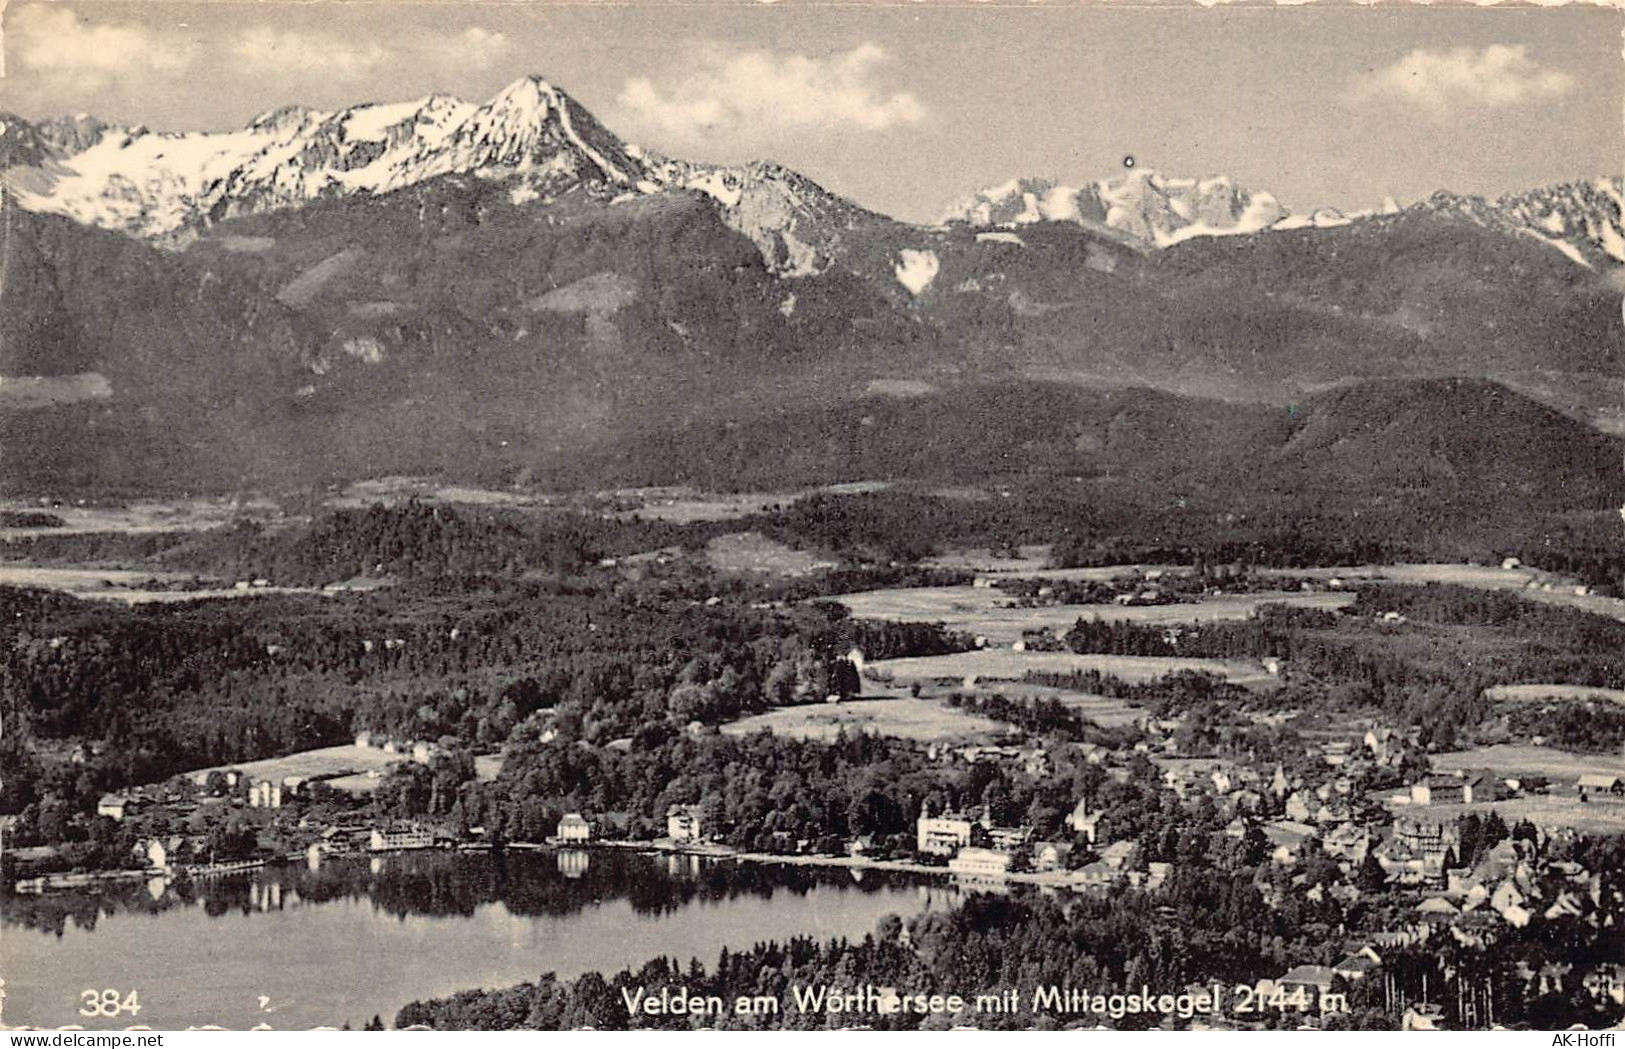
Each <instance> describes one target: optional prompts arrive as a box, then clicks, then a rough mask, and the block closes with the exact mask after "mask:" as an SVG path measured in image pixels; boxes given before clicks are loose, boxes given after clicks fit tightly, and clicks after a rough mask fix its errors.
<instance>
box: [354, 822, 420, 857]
mask: <svg viewBox="0 0 1625 1049" xmlns="http://www.w3.org/2000/svg"><path fill="white" fill-rule="evenodd" d="M367 847H368V848H369V849H371V850H372V851H373V852H398V851H402V850H405V849H432V848H434V831H432V830H430V829H428V828H427V827H420V826H418V825H417V824H416V823H390V824H387V825H385V826H383V827H374V828H373V829H372V834H371V835H370V836H369V837H368V841H367Z"/></svg>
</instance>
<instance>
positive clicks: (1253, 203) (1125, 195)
mask: <svg viewBox="0 0 1625 1049" xmlns="http://www.w3.org/2000/svg"><path fill="white" fill-rule="evenodd" d="M1286 214H1287V211H1286V209H1285V208H1283V207H1282V206H1281V204H1280V202H1279V201H1277V200H1276V199H1275V197H1274V196H1273V195H1271V194H1269V193H1251V192H1248V191H1247V190H1245V189H1242V188H1241V187H1240V186H1238V185H1236V183H1235V182H1234V180H1232V179H1230V178H1229V177H1228V176H1224V175H1209V176H1206V177H1203V178H1179V177H1175V176H1172V175H1167V174H1164V173H1163V172H1160V171H1156V170H1153V169H1150V168H1137V169H1135V170H1133V171H1128V172H1125V173H1124V174H1122V175H1119V176H1117V177H1115V178H1111V179H1101V180H1097V181H1094V182H1089V183H1085V184H1084V185H1083V186H1080V187H1071V186H1065V185H1060V184H1058V183H1056V182H1054V181H1053V180H1050V179H1033V178H1020V179H1013V180H1011V181H1010V182H1006V183H1004V184H1002V185H999V186H995V187H992V188H990V189H986V190H982V191H981V192H978V193H973V194H971V195H970V196H969V197H966V198H965V199H963V200H961V201H959V202H958V203H957V204H955V205H954V206H953V207H951V208H950V209H949V210H948V213H947V214H946V215H945V216H944V218H943V220H942V221H943V224H944V225H971V226H1002V225H1011V226H1021V225H1029V224H1032V223H1037V222H1073V223H1077V224H1080V225H1084V226H1104V227H1106V228H1108V229H1113V230H1117V231H1119V232H1122V233H1126V234H1128V235H1130V236H1132V237H1134V238H1136V239H1137V240H1140V241H1143V242H1145V243H1148V244H1154V245H1157V246H1159V247H1166V246H1168V245H1170V244H1176V243H1178V242H1179V241H1181V240H1186V239H1189V238H1190V237H1194V236H1204V235H1208V236H1211V235H1218V234H1224V233H1251V232H1255V231H1257V230H1261V229H1266V228H1268V227H1269V226H1270V225H1272V224H1274V223H1275V222H1278V221H1279V220H1280V219H1282V218H1284V217H1285V216H1286Z"/></svg>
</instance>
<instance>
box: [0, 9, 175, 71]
mask: <svg viewBox="0 0 1625 1049" xmlns="http://www.w3.org/2000/svg"><path fill="white" fill-rule="evenodd" d="M6 28H7V29H9V30H10V33H9V34H8V39H7V49H8V50H9V51H10V53H11V57H12V59H13V60H14V61H15V62H16V63H17V65H18V66H20V67H21V68H22V69H23V70H25V71H27V72H29V73H32V74H35V75H37V76H39V77H41V78H42V79H47V80H49V81H51V82H52V84H53V85H54V86H55V87H56V88H57V89H58V90H76V91H99V90H101V89H103V88H105V87H107V86H109V85H110V84H112V83H113V82H114V81H115V80H119V79H129V78H132V77H137V76H141V75H145V74H154V73H156V74H160V75H174V74H177V73H181V72H184V71H185V70H186V69H187V67H188V66H190V65H191V61H192V56H191V54H190V53H189V52H188V51H187V50H186V49H185V48H184V47H182V46H180V45H179V44H178V43H175V42H173V41H169V40H165V39H164V38H163V37H161V36H159V35H158V34H156V33H153V32H152V31H150V30H148V29H145V28H142V27H140V26H136V25H131V24H128V23H121V22H96V23H90V22H85V21H83V20H82V19H80V17H79V16H78V15H77V14H75V13H74V12H73V11H70V10H67V9H66V8H61V7H52V6H48V5H44V4H29V5H28V6H26V7H23V8H21V9H20V10H18V11H17V12H16V13H15V14H13V15H12V16H11V19H10V22H9V24H8V25H7V27H6Z"/></svg>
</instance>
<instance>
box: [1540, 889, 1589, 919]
mask: <svg viewBox="0 0 1625 1049" xmlns="http://www.w3.org/2000/svg"><path fill="white" fill-rule="evenodd" d="M1584 912H1585V908H1584V907H1583V906H1581V904H1580V901H1579V899H1577V898H1576V897H1575V895H1574V893H1572V892H1562V893H1558V896H1557V899H1556V900H1554V901H1552V905H1551V906H1550V907H1548V908H1546V913H1545V918H1546V920H1547V921H1556V920H1557V919H1559V918H1578V917H1579V916H1580V915H1581V914H1583V913H1584Z"/></svg>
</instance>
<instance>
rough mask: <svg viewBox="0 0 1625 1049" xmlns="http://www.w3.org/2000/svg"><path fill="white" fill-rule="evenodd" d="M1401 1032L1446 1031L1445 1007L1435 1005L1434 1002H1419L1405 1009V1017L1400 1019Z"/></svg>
mask: <svg viewBox="0 0 1625 1049" xmlns="http://www.w3.org/2000/svg"><path fill="white" fill-rule="evenodd" d="M1399 1029H1400V1030H1401V1031H1442V1030H1444V1007H1443V1006H1440V1005H1434V1004H1433V1003H1432V1002H1417V1003H1416V1004H1414V1005H1410V1006H1407V1007H1406V1008H1405V1015H1404V1016H1402V1017H1401V1018H1400V1021H1399Z"/></svg>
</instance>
